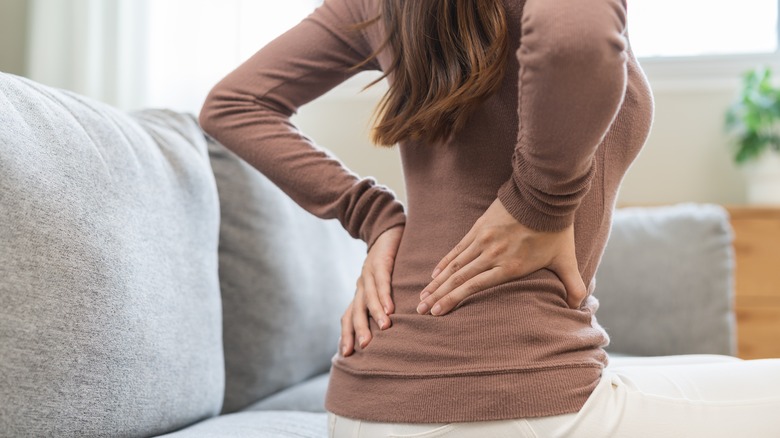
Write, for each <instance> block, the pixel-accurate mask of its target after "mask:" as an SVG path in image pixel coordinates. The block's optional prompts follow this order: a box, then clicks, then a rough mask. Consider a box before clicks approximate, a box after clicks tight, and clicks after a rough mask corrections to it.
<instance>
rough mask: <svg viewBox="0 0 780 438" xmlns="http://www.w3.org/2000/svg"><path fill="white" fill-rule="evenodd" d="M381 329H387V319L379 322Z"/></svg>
mask: <svg viewBox="0 0 780 438" xmlns="http://www.w3.org/2000/svg"><path fill="white" fill-rule="evenodd" d="M379 328H382V329H383V328H385V319H384V318H382V319H380V320H379Z"/></svg>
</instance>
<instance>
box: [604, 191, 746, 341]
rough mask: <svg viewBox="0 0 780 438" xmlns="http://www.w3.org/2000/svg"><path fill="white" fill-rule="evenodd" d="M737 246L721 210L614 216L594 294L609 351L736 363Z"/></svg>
mask: <svg viewBox="0 0 780 438" xmlns="http://www.w3.org/2000/svg"><path fill="white" fill-rule="evenodd" d="M732 244H733V229H732V228H731V224H730V221H729V214H728V211H727V210H726V209H725V208H723V207H722V206H720V205H717V204H699V203H680V204H674V205H667V206H659V207H626V208H620V209H616V210H615V212H614V214H613V224H612V228H611V232H610V236H609V239H608V241H607V246H606V248H605V251H604V255H603V257H602V261H601V264H600V266H599V269H598V271H597V273H596V289H595V291H594V296H596V297H597V298H598V299H599V303H600V307H599V310H598V312H597V318H598V322H599V323H600V324H601V326H602V327H604V329H605V330H606V331H607V333H608V334H609V335H610V339H611V341H610V344H609V346H608V347H606V350H607V351H608V352H610V353H612V352H620V353H625V354H630V355H637V356H659V355H675V354H695V353H710V354H724V355H735V354H736V323H735V315H734V305H733V297H734V266H735V258H734V251H733V246H732Z"/></svg>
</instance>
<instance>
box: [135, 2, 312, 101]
mask: <svg viewBox="0 0 780 438" xmlns="http://www.w3.org/2000/svg"><path fill="white" fill-rule="evenodd" d="M320 3H322V1H321V0H283V1H273V2H271V1H257V0H166V1H148V2H147V4H148V6H147V9H146V13H147V17H148V19H147V21H146V22H147V23H148V24H147V26H148V29H147V30H146V32H145V34H146V35H147V48H146V52H145V53H147V54H148V58H147V59H146V64H147V65H146V67H145V70H146V74H145V77H146V79H145V84H146V94H147V95H148V98H147V100H146V102H145V104H146V105H147V106H165V107H170V108H174V109H177V110H181V111H192V112H197V111H199V110H200V107H201V105H202V103H203V100H204V99H205V98H206V94H207V93H208V91H209V90H210V89H211V87H212V86H213V85H214V84H216V83H217V81H219V80H220V79H221V78H223V77H224V76H225V75H227V74H228V73H229V72H230V71H231V70H232V69H234V68H235V67H236V66H238V65H239V64H240V63H241V62H243V61H245V60H246V59H247V58H249V57H250V56H251V55H252V54H254V53H255V52H256V51H257V50H259V49H260V48H261V47H262V46H263V45H265V44H266V43H268V42H269V41H271V40H273V39H274V38H276V37H277V36H279V35H281V34H282V33H283V32H284V31H286V30H287V29H289V28H291V27H293V26H295V25H296V24H297V23H298V22H300V21H301V20H302V19H303V18H305V17H306V16H307V15H308V14H310V13H311V12H312V11H313V10H314V8H316V7H317V6H318V5H319V4H320Z"/></svg>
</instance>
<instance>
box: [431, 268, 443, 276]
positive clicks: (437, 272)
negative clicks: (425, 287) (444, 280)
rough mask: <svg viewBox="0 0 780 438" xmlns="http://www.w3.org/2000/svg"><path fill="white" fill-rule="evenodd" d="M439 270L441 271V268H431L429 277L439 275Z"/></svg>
mask: <svg viewBox="0 0 780 438" xmlns="http://www.w3.org/2000/svg"><path fill="white" fill-rule="evenodd" d="M439 272H441V269H439V268H436V269H434V270H433V274H431V278H436V276H437V275H439Z"/></svg>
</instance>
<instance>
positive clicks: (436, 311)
mask: <svg viewBox="0 0 780 438" xmlns="http://www.w3.org/2000/svg"><path fill="white" fill-rule="evenodd" d="M439 312H441V306H440V305H438V304H436V305H435V306H433V309H431V313H432V314H434V315H438V314H439Z"/></svg>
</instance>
